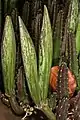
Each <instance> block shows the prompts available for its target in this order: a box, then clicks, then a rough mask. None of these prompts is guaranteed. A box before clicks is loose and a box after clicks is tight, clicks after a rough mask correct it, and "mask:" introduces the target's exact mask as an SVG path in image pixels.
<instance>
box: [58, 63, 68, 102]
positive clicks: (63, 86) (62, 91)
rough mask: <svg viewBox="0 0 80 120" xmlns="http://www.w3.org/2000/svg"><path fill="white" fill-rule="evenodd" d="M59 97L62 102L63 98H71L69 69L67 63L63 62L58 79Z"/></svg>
mask: <svg viewBox="0 0 80 120" xmlns="http://www.w3.org/2000/svg"><path fill="white" fill-rule="evenodd" d="M57 97H58V100H62V99H63V97H67V98H68V97H69V92H68V68H67V64H66V63H65V62H62V63H61V65H60V69H59V72H58V77H57Z"/></svg>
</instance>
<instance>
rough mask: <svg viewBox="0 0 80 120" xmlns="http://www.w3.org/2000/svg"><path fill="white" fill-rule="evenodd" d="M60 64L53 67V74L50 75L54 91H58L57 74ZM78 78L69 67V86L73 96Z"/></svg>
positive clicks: (70, 93)
mask: <svg viewBox="0 0 80 120" xmlns="http://www.w3.org/2000/svg"><path fill="white" fill-rule="evenodd" d="M59 68H60V67H59V66H54V67H52V68H51V75H50V86H51V87H52V89H53V91H56V87H57V86H56V85H57V76H58V71H59ZM76 86H77V84H76V80H75V77H74V75H73V74H72V72H71V71H70V70H69V69H68V88H69V95H70V96H72V95H73V94H74V92H75V89H76Z"/></svg>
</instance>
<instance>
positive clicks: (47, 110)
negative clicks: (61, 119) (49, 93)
mask: <svg viewBox="0 0 80 120" xmlns="http://www.w3.org/2000/svg"><path fill="white" fill-rule="evenodd" d="M41 111H42V112H43V113H44V114H45V115H46V116H47V117H48V118H49V120H56V117H55V115H54V113H53V112H52V111H51V109H50V108H49V107H48V106H47V105H44V106H42V108H41Z"/></svg>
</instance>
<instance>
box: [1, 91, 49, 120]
mask: <svg viewBox="0 0 80 120" xmlns="http://www.w3.org/2000/svg"><path fill="white" fill-rule="evenodd" d="M0 98H1V93H0ZM35 112H36V114H34V113H33V114H32V115H31V116H30V117H27V118H26V119H25V120H48V119H47V117H46V116H45V115H44V114H43V113H42V112H41V111H38V110H35ZM22 117H24V116H16V115H15V114H14V113H13V112H12V110H11V108H10V107H7V106H6V105H4V104H3V103H2V101H1V99H0V120H21V118H22Z"/></svg>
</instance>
